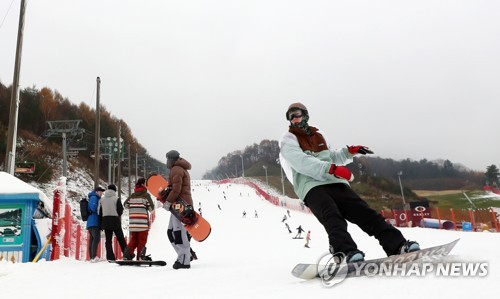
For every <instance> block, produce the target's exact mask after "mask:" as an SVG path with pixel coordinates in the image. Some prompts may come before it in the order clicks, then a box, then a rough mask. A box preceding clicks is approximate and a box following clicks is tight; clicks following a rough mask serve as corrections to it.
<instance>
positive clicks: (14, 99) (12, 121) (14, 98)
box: [5, 0, 26, 175]
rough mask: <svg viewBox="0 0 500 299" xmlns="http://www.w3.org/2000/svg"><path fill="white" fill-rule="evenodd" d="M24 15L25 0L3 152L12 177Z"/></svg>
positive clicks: (19, 27) (20, 18) (21, 13)
mask: <svg viewBox="0 0 500 299" xmlns="http://www.w3.org/2000/svg"><path fill="white" fill-rule="evenodd" d="M25 13H26V4H25V0H21V9H20V12H19V26H18V30H17V47H16V62H15V65H14V78H13V80H12V93H11V97H10V111H9V129H8V133H7V135H8V136H7V148H6V151H5V153H6V154H5V170H6V172H8V173H10V174H12V175H14V169H15V163H16V143H17V142H16V139H17V118H18V112H19V77H20V73H21V54H22V50H23V31H24V15H25Z"/></svg>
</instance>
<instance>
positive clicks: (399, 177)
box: [398, 171, 406, 209]
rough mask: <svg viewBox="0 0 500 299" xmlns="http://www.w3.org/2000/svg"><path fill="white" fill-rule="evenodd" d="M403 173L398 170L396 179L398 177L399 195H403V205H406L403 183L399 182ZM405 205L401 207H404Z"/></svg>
mask: <svg viewBox="0 0 500 299" xmlns="http://www.w3.org/2000/svg"><path fill="white" fill-rule="evenodd" d="M402 174H403V172H402V171H400V172H398V179H399V188H401V196H402V197H403V205H406V202H405V195H404V193H403V185H402V184H401V175H402ZM404 208H405V207H403V209H404Z"/></svg>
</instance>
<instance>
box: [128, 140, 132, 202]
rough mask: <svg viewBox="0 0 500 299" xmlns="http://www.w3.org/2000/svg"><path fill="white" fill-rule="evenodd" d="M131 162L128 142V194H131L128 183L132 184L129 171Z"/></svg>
mask: <svg viewBox="0 0 500 299" xmlns="http://www.w3.org/2000/svg"><path fill="white" fill-rule="evenodd" d="M131 164H132V162H131V161H130V144H129V145H128V195H130V194H132V193H131V192H130V191H131V190H130V184H132V182H130V173H131V172H130V171H131V170H132V168H131V167H132V165H131Z"/></svg>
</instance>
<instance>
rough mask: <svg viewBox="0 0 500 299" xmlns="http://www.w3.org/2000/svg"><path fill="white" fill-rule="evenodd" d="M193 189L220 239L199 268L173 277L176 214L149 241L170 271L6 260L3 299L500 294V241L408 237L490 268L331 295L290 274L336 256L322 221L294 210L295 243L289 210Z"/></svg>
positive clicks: (161, 215)
mask: <svg viewBox="0 0 500 299" xmlns="http://www.w3.org/2000/svg"><path fill="white" fill-rule="evenodd" d="M193 189H194V191H193V198H194V204H195V208H196V209H198V208H199V207H200V204H201V208H202V212H203V216H204V217H206V218H207V219H208V220H209V221H210V222H211V224H212V227H213V230H212V235H211V236H210V237H209V238H208V239H207V240H206V241H205V242H202V243H197V242H195V241H193V242H192V247H193V249H194V250H195V251H196V252H197V255H198V258H199V259H198V260H197V261H194V262H193V263H192V268H191V269H189V270H173V269H172V268H171V266H172V264H173V262H174V260H175V257H176V256H175V253H174V250H173V249H172V247H171V246H170V244H169V243H168V240H167V236H166V231H167V224H168V219H169V217H170V214H169V213H168V212H167V211H165V210H162V209H160V210H158V211H157V219H156V221H155V223H154V224H153V227H152V229H151V232H150V238H149V241H148V252H149V253H151V255H152V257H153V258H154V259H161V260H165V261H167V263H168V265H167V266H166V267H152V268H139V267H120V266H117V265H114V264H108V263H107V262H101V263H95V264H92V263H89V262H79V261H74V260H70V259H64V258H63V259H61V260H58V261H54V262H45V261H40V262H38V263H36V264H32V263H26V264H12V263H8V262H5V261H3V262H0V286H1V290H2V291H1V292H2V298H4V297H5V298H14V297H15V298H49V297H56V298H66V296H68V298H109V297H116V298H121V299H123V298H172V297H174V296H175V298H304V297H306V296H308V297H310V298H312V297H314V298H322V297H325V298H326V297H327V296H328V297H330V298H332V297H335V298H388V297H399V296H401V297H403V298H422V296H431V297H432V298H439V297H443V298H471V297H474V296H477V295H478V294H484V295H486V296H488V295H493V294H495V293H497V289H498V287H497V286H496V285H495V284H496V283H498V281H500V274H499V271H498V269H499V267H500V256H499V254H498V249H499V248H500V237H499V235H498V234H493V233H465V232H458V231H444V230H433V229H421V228H411V229H403V233H404V234H405V236H406V237H407V238H408V239H411V240H417V241H419V242H420V244H421V246H423V247H428V246H433V245H437V244H441V243H444V242H449V241H452V240H454V239H456V238H461V241H460V242H459V243H458V245H457V246H456V247H455V249H454V250H453V252H452V253H453V256H452V258H453V259H459V260H460V261H473V262H488V263H489V272H490V274H489V275H488V276H487V277H482V278H480V277H434V275H432V274H429V275H427V276H425V277H415V276H412V277H362V278H350V279H347V280H345V281H344V282H342V283H341V284H338V285H336V286H334V287H333V288H325V287H323V286H322V284H321V282H320V281H319V280H314V281H309V282H305V281H302V280H299V279H296V278H295V277H293V276H292V275H291V274H290V271H291V269H292V268H293V266H294V265H295V264H296V263H299V262H311V263H314V262H316V261H317V260H318V259H319V258H320V257H321V256H322V255H323V254H325V253H326V251H327V244H328V242H327V236H326V233H325V232H324V231H323V228H322V227H321V225H320V224H319V223H318V222H317V221H316V219H315V218H314V216H312V215H310V214H304V213H300V212H296V211H290V212H291V217H290V218H289V219H288V220H287V222H288V224H289V225H290V227H291V228H292V230H293V233H292V234H290V233H288V231H287V229H286V228H285V224H284V223H283V222H281V220H282V218H283V216H284V215H285V213H286V209H283V208H281V207H276V206H273V205H271V204H269V203H268V202H267V201H265V200H263V199H262V198H260V197H258V196H257V195H256V194H255V192H254V190H253V189H251V188H250V187H247V186H243V185H236V184H226V185H217V184H213V183H211V182H208V181H194V182H193ZM224 196H225V198H226V199H224ZM218 205H219V206H220V208H221V209H219V207H218ZM243 211H246V213H247V216H246V218H243V217H242V213H243ZM255 211H257V213H258V218H255V215H254V213H255ZM299 225H302V227H303V228H304V229H305V230H306V231H307V230H311V237H312V241H311V243H310V247H311V248H305V247H304V240H294V239H292V236H294V235H295V228H296V227H298V226H299ZM349 229H350V231H351V233H352V234H353V235H354V238H355V240H356V241H357V242H358V245H359V247H360V249H362V250H363V251H365V252H366V254H367V258H368V259H369V258H376V257H380V256H383V251H382V249H381V248H380V246H379V245H378V242H377V241H376V240H375V239H373V238H371V237H369V236H367V235H366V234H364V233H363V232H362V231H360V230H359V229H358V228H357V227H356V226H353V225H350V227H349ZM320 296H321V297H320ZM347 296H349V297H347Z"/></svg>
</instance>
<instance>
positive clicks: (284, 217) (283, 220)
mask: <svg viewBox="0 0 500 299" xmlns="http://www.w3.org/2000/svg"><path fill="white" fill-rule="evenodd" d="M286 219H287V218H286V214H285V216H283V219H281V222H285V221H286Z"/></svg>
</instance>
